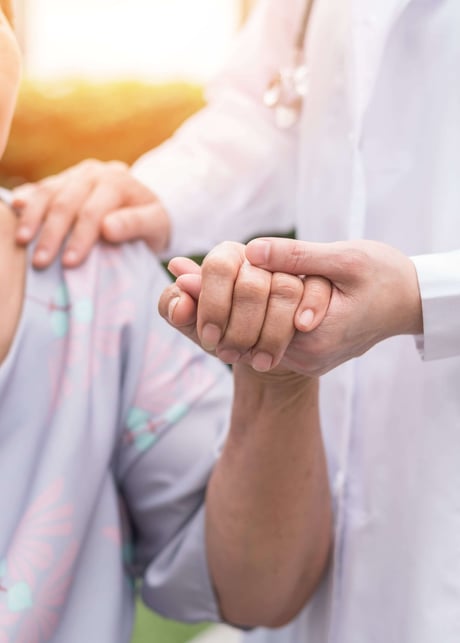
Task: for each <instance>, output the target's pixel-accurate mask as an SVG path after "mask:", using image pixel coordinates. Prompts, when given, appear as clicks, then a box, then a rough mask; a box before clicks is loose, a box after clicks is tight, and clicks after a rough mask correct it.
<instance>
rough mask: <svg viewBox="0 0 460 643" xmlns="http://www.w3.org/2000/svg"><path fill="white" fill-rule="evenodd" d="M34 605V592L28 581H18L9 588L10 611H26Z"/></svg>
mask: <svg viewBox="0 0 460 643" xmlns="http://www.w3.org/2000/svg"><path fill="white" fill-rule="evenodd" d="M31 607H32V592H31V590H30V587H29V585H28V584H27V583H16V584H15V585H13V586H12V587H10V589H9V590H8V609H9V610H10V612H25V611H26V610H28V609H30V608H31Z"/></svg>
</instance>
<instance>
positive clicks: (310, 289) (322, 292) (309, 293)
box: [304, 277, 331, 301]
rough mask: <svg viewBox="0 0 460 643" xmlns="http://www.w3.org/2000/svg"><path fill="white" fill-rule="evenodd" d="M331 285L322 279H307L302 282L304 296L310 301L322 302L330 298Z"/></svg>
mask: <svg viewBox="0 0 460 643" xmlns="http://www.w3.org/2000/svg"><path fill="white" fill-rule="evenodd" d="M330 293H331V283H330V281H329V280H328V279H324V277H307V278H306V279H305V281H304V295H305V296H306V297H308V299H310V300H314V301H317V300H322V299H324V298H328V299H329V297H330Z"/></svg>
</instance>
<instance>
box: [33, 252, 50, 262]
mask: <svg viewBox="0 0 460 643" xmlns="http://www.w3.org/2000/svg"><path fill="white" fill-rule="evenodd" d="M49 256H50V255H49V252H48V250H43V249H40V250H37V252H36V253H35V254H34V261H35V262H36V263H46V262H47V261H48V259H49Z"/></svg>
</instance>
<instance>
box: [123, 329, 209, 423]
mask: <svg viewBox="0 0 460 643" xmlns="http://www.w3.org/2000/svg"><path fill="white" fill-rule="evenodd" d="M145 353H146V354H145V359H144V366H143V370H142V373H141V377H140V382H141V385H140V388H139V390H138V391H137V394H136V398H135V407H137V408H139V409H150V411H151V413H150V414H151V415H152V416H153V417H154V418H155V420H156V419H157V418H159V417H160V416H164V417H163V420H162V421H163V422H164V421H165V420H166V421H169V422H172V421H177V419H179V417H180V416H181V415H183V413H184V412H185V409H184V406H185V407H187V406H188V404H189V403H190V402H191V401H193V400H195V399H196V398H197V397H198V396H199V395H200V394H201V393H202V392H204V391H206V390H207V389H208V388H209V387H210V386H212V384H213V382H214V381H215V377H216V376H215V373H214V372H213V371H212V370H211V369H210V368H209V362H208V361H207V359H206V357H205V355H204V354H203V355H202V354H201V353H197V352H196V350H194V347H193V346H192V345H189V343H188V342H185V341H179V340H178V341H174V342H169V343H166V344H165V341H164V337H163V336H162V334H161V333H160V332H159V331H158V329H154V330H153V331H152V332H151V333H150V336H149V339H148V342H147V347H146V352H145ZM168 413H169V414H170V417H169V418H167V417H166V415H167V414H168ZM174 416H177V417H176V419H174ZM136 420H140V418H136ZM136 424H138V421H136Z"/></svg>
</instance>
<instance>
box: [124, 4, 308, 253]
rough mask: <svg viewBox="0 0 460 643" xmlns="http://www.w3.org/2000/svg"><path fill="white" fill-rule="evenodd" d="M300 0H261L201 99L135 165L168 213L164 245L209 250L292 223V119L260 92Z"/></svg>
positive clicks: (287, 41)
mask: <svg viewBox="0 0 460 643" xmlns="http://www.w3.org/2000/svg"><path fill="white" fill-rule="evenodd" d="M301 5H302V3H298V2H295V1H294V2H286V3H284V2H279V0H261V2H260V3H259V6H258V7H256V9H255V10H254V12H253V14H252V16H251V18H250V19H249V21H248V23H247V25H246V26H245V27H244V28H243V29H242V31H241V33H240V35H239V37H238V38H237V39H236V43H235V47H234V51H233V54H232V55H231V56H230V61H229V63H228V65H227V67H226V68H225V69H224V70H223V72H222V74H221V75H220V76H219V77H218V78H217V79H216V81H215V82H214V83H213V84H212V85H211V86H210V88H209V90H208V95H207V98H208V105H207V106H206V107H205V108H203V109H202V110H201V111H200V112H198V113H197V114H196V115H194V116H192V117H191V118H190V119H189V120H188V121H187V122H186V123H185V124H184V125H183V126H182V127H181V128H179V130H178V131H177V132H176V134H175V135H174V136H173V137H172V138H171V139H170V140H169V141H166V142H165V143H164V144H162V145H161V146H159V147H158V148H156V149H155V150H152V151H151V152H148V153H147V154H145V155H144V156H143V157H141V158H140V159H139V160H138V161H137V162H136V163H135V164H134V166H133V168H132V171H133V173H134V175H135V176H136V178H138V179H139V180H141V181H142V182H143V183H145V184H146V185H147V186H148V187H149V188H150V189H151V190H152V191H153V192H155V193H156V194H157V196H158V197H159V198H160V200H161V202H162V203H163V205H164V206H165V208H166V210H167V212H168V213H169V215H170V217H171V221H172V241H171V245H170V247H169V249H168V251H167V254H168V255H175V254H193V253H201V252H203V251H206V250H208V249H209V248H210V247H212V246H213V245H215V243H218V242H220V241H222V240H224V239H233V240H241V241H245V240H247V239H248V238H250V237H251V236H254V235H256V234H263V233H271V232H273V233H275V232H282V231H288V230H290V229H292V227H293V225H294V220H293V212H294V202H295V199H296V176H295V174H296V140H297V136H296V129H295V128H292V129H291V130H288V131H286V130H284V131H281V130H279V129H278V128H277V127H276V126H275V124H274V119H273V114H272V110H270V109H269V108H267V107H265V106H264V105H263V102H262V98H263V93H264V90H265V89H266V86H267V84H268V82H269V81H270V80H271V79H272V78H273V76H274V74H275V73H276V72H277V71H278V70H279V68H280V66H282V65H283V64H286V63H287V61H288V60H289V57H290V55H292V49H293V42H294V40H295V33H296V29H297V28H298V23H299V13H300V12H301Z"/></svg>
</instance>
